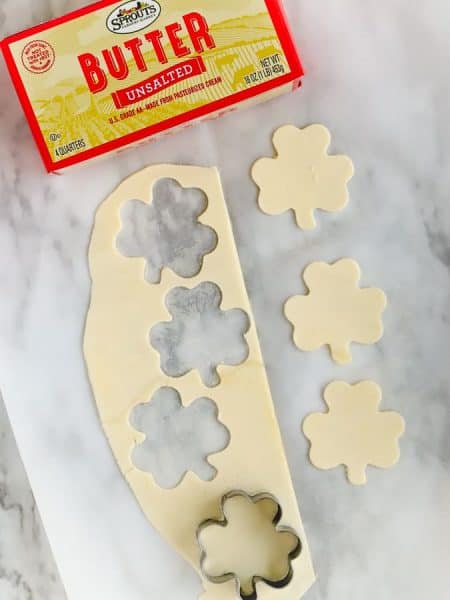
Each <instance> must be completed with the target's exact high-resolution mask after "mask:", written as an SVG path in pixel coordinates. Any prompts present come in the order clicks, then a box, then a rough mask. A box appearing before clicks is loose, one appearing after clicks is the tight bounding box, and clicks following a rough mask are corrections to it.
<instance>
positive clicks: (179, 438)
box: [130, 387, 230, 489]
mask: <svg viewBox="0 0 450 600" xmlns="http://www.w3.org/2000/svg"><path fill="white" fill-rule="evenodd" d="M217 415H218V411H217V406H216V404H215V403H214V402H213V401H212V400H210V399H209V398H198V399H197V400H195V401H194V402H192V403H191V404H189V406H183V405H182V403H181V398H180V395H179V393H178V392H177V391H176V390H175V389H173V388H170V387H164V388H160V389H159V390H158V391H157V392H156V393H155V394H154V396H153V398H152V400H151V402H148V403H146V404H139V405H138V406H136V407H135V408H134V409H133V411H132V413H131V417H130V423H131V425H132V426H133V427H134V428H135V429H136V430H137V431H141V432H142V433H145V435H146V439H145V440H144V441H143V442H142V443H141V444H138V445H137V446H136V447H135V448H134V450H133V463H134V464H135V465H136V467H137V468H138V469H141V470H142V471H147V472H149V473H152V475H153V477H154V479H155V481H156V483H157V484H158V485H159V486H160V487H162V488H167V489H170V488H174V487H176V486H177V485H178V484H179V483H180V482H181V481H182V479H183V477H184V476H185V475H186V473H187V472H188V471H192V472H193V473H196V475H197V476H198V477H199V478H200V479H203V480H204V481H210V480H211V479H213V478H214V477H215V475H216V473H217V471H216V469H215V468H214V467H213V466H211V465H210V464H209V462H208V461H207V457H208V456H210V455H211V454H216V453H217V452H220V451H221V450H223V449H224V448H226V447H227V445H228V443H229V441H230V434H229V431H228V429H227V428H226V427H225V426H224V425H222V423H220V421H218V419H217Z"/></svg>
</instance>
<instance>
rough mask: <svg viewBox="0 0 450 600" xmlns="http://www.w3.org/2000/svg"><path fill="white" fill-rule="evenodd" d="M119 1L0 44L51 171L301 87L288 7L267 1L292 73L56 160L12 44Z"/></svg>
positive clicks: (278, 1) (90, 8)
mask: <svg viewBox="0 0 450 600" xmlns="http://www.w3.org/2000/svg"><path fill="white" fill-rule="evenodd" d="M117 1H118V0H100V1H99V2H95V3H94V4H90V5H88V6H85V7H83V8H80V9H78V10H75V11H73V12H71V13H68V14H66V15H63V16H61V17H57V18H55V19H52V20H51V21H47V22H46V23H41V24H40V25H36V26H35V27H31V28H30V29H27V30H25V31H22V32H19V33H16V34H13V35H11V36H9V37H7V38H6V39H4V40H3V41H2V42H0V47H1V50H2V52H3V55H4V57H5V61H6V64H7V67H8V70H9V73H10V76H11V79H12V82H13V85H14V87H15V89H16V92H17V95H18V97H19V100H20V103H21V104H22V108H23V110H24V112H25V115H26V118H27V120H28V123H29V125H30V128H31V132H32V134H33V137H34V139H35V141H36V144H37V146H38V149H39V152H40V154H41V156H42V159H43V161H44V164H45V167H46V169H47V171H48V172H49V173H51V172H55V171H58V170H60V169H64V168H66V167H69V166H72V165H75V164H78V163H81V162H84V161H86V160H89V159H90V158H95V157H97V156H101V155H103V154H106V153H108V152H111V151H113V150H116V149H119V148H122V147H125V146H128V145H129V144H132V143H133V142H137V141H139V140H144V139H146V138H149V137H151V136H153V135H155V134H157V133H161V132H162V131H166V130H168V129H171V128H173V127H176V126H177V125H182V124H183V123H187V122H189V121H192V120H194V119H199V118H201V117H203V116H206V115H208V114H211V113H214V112H216V111H221V110H222V109H225V108H228V107H231V106H233V105H234V104H237V103H239V102H242V101H243V100H247V99H249V98H253V97H255V96H259V95H260V94H263V93H264V92H267V91H270V90H272V89H276V88H278V87H281V86H283V85H285V84H288V83H291V82H292V84H293V88H295V87H298V86H299V85H300V79H301V77H302V76H303V74H304V71H303V68H302V64H301V61H300V57H299V53H298V51H297V48H296V46H295V42H294V38H293V35H292V32H291V30H290V28H289V26H288V23H287V16H286V13H285V10H284V7H283V6H282V4H281V0H265V3H266V6H267V10H268V12H269V14H270V16H271V18H272V21H273V24H274V27H275V30H276V32H277V35H278V37H279V40H280V42H281V46H282V48H283V51H284V53H285V55H286V58H287V61H288V63H289V67H290V69H291V72H290V73H288V74H287V75H283V76H282V77H278V78H276V79H273V80H272V81H269V82H266V83H261V84H259V85H256V86H254V87H253V88H251V89H249V90H244V91H242V92H237V93H236V94H233V95H232V96H228V97H227V98H223V99H221V100H216V101H215V102H211V103H210V104H207V105H205V106H202V107H200V108H195V109H193V110H191V111H188V112H186V113H183V114H182V115H178V116H176V117H171V118H170V119H166V120H165V121H161V122H160V123H156V124H154V125H149V126H148V127H146V128H145V129H141V130H140V131H135V132H133V133H130V134H128V135H126V136H123V137H121V138H118V139H116V140H112V141H110V142H105V143H104V144H101V145H100V146H97V147H96V148H91V149H89V150H86V151H85V152H82V153H81V154H77V155H76V156H72V157H70V158H65V159H63V160H60V161H56V162H54V161H53V160H52V158H51V155H50V152H49V151H48V148H47V146H46V144H45V140H44V137H43V135H42V132H41V130H40V127H39V123H38V121H37V119H36V116H35V114H34V111H33V107H32V105H31V102H30V100H29V98H28V94H27V92H26V89H25V86H24V84H23V82H22V79H21V77H20V73H19V71H18V69H17V66H16V64H15V60H14V58H13V56H12V53H11V49H10V44H12V43H14V42H17V41H19V40H22V39H24V38H27V37H30V36H31V35H34V34H38V33H41V32H43V31H46V30H47V29H51V28H53V27H55V26H57V25H60V24H61V23H66V22H68V21H72V20H74V19H76V18H78V17H81V16H83V15H87V14H89V13H91V12H95V11H96V10H99V9H101V8H106V7H108V6H111V5H112V4H116V3H117Z"/></svg>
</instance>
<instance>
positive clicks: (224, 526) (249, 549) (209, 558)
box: [198, 492, 301, 600]
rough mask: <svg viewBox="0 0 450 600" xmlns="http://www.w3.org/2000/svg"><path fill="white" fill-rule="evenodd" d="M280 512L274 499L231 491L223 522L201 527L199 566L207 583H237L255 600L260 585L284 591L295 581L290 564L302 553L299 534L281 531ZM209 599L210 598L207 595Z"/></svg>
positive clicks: (241, 593)
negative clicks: (284, 588) (264, 584)
mask: <svg viewBox="0 0 450 600" xmlns="http://www.w3.org/2000/svg"><path fill="white" fill-rule="evenodd" d="M281 518H282V512H281V507H280V506H279V505H278V503H277V502H276V501H275V500H274V498H273V497H272V496H269V495H265V494H260V495H256V496H249V495H248V494H245V493H244V492H231V493H230V494H227V495H226V496H225V497H224V499H223V500H222V519H221V520H214V519H212V520H209V521H206V522H205V523H203V524H202V525H201V526H200V530H199V533H198V541H199V544H200V547H201V550H202V554H201V559H200V562H201V567H202V571H203V573H204V574H205V576H206V577H207V579H208V580H209V581H212V582H214V583H224V582H227V581H230V580H234V581H235V583H236V585H237V587H238V593H239V596H240V598H242V599H244V600H245V599H248V600H250V599H251V600H254V599H255V598H256V597H257V594H256V586H257V584H258V582H259V581H263V582H264V583H266V584H268V585H269V586H272V587H274V588H281V587H284V586H286V585H288V584H289V582H290V580H291V578H292V566H291V561H292V560H293V559H294V558H296V557H297V556H298V555H299V554H300V552H301V542H300V539H299V537H298V536H297V534H296V533H295V532H294V531H293V530H292V529H290V528H288V527H283V526H280V525H279V523H280V519H281ZM206 597H208V595H206Z"/></svg>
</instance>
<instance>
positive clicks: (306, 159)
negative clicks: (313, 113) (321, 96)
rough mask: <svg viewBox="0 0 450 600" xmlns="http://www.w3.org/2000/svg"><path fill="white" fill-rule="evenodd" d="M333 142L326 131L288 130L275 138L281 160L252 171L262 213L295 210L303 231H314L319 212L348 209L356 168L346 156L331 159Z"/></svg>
mask: <svg viewBox="0 0 450 600" xmlns="http://www.w3.org/2000/svg"><path fill="white" fill-rule="evenodd" d="M330 140H331V136H330V132H329V131H328V129H327V128H326V127H324V126H323V125H310V126H309V127H305V128H304V129H298V128H297V127H294V125H284V126H283V127H280V128H279V129H278V130H277V131H276V132H275V134H274V136H273V144H274V146H275V149H276V151H277V156H276V157H275V158H261V159H259V160H258V161H256V163H255V164H254V165H253V169H252V176H253V180H254V181H255V183H256V184H257V185H258V187H259V189H260V193H259V205H260V207H261V210H262V211H264V212H266V213H268V214H270V215H277V214H280V213H283V212H285V211H287V210H289V209H292V210H293V211H294V213H295V217H296V220H297V224H298V226H299V227H300V228H301V229H313V228H314V227H315V226H316V221H315V218H314V211H315V210H316V209H321V210H325V211H328V212H335V211H338V210H342V209H343V208H344V207H345V205H346V204H347V202H348V189H347V184H348V182H349V180H350V179H351V178H352V176H353V172H354V169H353V163H352V161H351V160H350V159H349V158H348V157H347V156H330V155H329V154H328V147H329V145H330Z"/></svg>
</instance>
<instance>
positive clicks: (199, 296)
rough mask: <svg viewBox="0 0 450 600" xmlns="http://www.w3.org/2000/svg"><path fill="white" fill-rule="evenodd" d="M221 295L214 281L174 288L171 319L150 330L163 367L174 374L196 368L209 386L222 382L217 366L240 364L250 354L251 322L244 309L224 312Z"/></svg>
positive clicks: (170, 296)
mask: <svg viewBox="0 0 450 600" xmlns="http://www.w3.org/2000/svg"><path fill="white" fill-rule="evenodd" d="M221 301H222V294H221V292H220V289H219V287H218V286H217V285H216V284H215V283H211V282H204V283H201V284H199V285H198V286H197V287H195V288H193V289H188V288H183V287H178V288H174V289H172V290H171V291H170V292H169V293H168V294H167V298H166V306H167V308H168V310H169V312H170V313H171V315H172V317H173V318H172V320H171V321H169V322H164V323H158V324H157V325H155V326H154V327H153V328H152V330H151V332H150V343H151V344H152V346H153V347H154V348H155V349H156V350H158V352H159V353H160V355H161V368H162V370H163V371H164V373H166V374H167V375H170V376H171V377H181V376H182V375H185V374H186V373H188V372H189V371H191V370H193V369H197V370H198V371H199V373H200V376H201V378H202V380H203V383H204V384H205V385H207V386H208V387H214V386H216V385H218V384H219V383H220V377H219V375H218V373H217V366H218V365H220V364H224V365H238V364H241V363H242V362H244V360H246V358H247V357H248V353H249V347H248V344H247V342H246V340H245V337H244V334H245V333H246V332H247V331H248V329H249V327H250V321H249V318H248V316H247V313H245V312H244V311H243V310H241V309H233V310H227V311H222V310H221V309H220V304H221Z"/></svg>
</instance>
